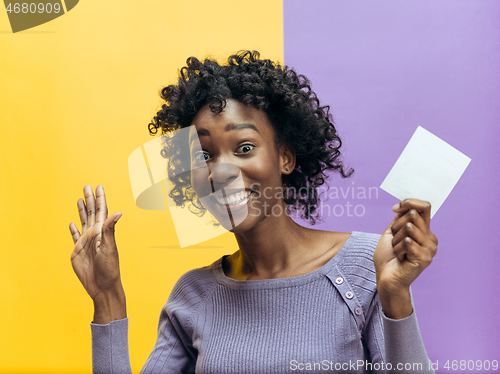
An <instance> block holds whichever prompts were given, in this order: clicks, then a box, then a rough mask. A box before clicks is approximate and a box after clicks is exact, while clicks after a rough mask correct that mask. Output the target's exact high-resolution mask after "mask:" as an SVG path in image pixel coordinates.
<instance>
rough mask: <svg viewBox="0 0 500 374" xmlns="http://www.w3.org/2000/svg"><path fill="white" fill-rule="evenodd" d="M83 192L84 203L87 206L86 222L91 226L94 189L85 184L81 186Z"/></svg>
mask: <svg viewBox="0 0 500 374" xmlns="http://www.w3.org/2000/svg"><path fill="white" fill-rule="evenodd" d="M83 194H84V196H85V205H86V207H87V224H88V227H89V228H90V227H92V226H94V224H95V198H94V191H92V187H90V186H89V185H86V186H85V187H84V188H83Z"/></svg>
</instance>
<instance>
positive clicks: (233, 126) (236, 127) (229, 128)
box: [189, 123, 260, 144]
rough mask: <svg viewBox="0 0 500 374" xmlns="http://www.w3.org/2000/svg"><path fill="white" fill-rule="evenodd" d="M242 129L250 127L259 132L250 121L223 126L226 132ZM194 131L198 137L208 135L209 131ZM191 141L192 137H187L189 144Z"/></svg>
mask: <svg viewBox="0 0 500 374" xmlns="http://www.w3.org/2000/svg"><path fill="white" fill-rule="evenodd" d="M243 129H252V130H254V131H257V132H258V133H259V134H260V131H259V130H258V129H257V127H255V126H254V125H252V124H251V123H231V124H229V125H226V127H225V128H224V130H226V132H227V131H233V130H243ZM196 133H197V135H198V137H200V136H209V135H210V133H209V131H208V130H205V129H201V130H198V131H197V132H196ZM192 142H193V137H192V136H191V137H190V139H189V144H191V143H192Z"/></svg>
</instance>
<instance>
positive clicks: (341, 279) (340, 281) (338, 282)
mask: <svg viewBox="0 0 500 374" xmlns="http://www.w3.org/2000/svg"><path fill="white" fill-rule="evenodd" d="M335 283H337V284H342V283H344V278H342V277H338V278H337V279H335Z"/></svg>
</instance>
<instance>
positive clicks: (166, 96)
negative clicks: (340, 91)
mask: <svg viewBox="0 0 500 374" xmlns="http://www.w3.org/2000/svg"><path fill="white" fill-rule="evenodd" d="M186 64H187V66H185V67H183V68H182V69H181V70H180V72H179V80H178V84H177V85H169V86H167V87H164V88H163V89H162V90H161V93H160V96H161V98H162V99H163V100H165V104H163V105H162V107H161V110H159V111H158V112H157V113H156V116H155V117H154V118H153V120H152V121H151V123H149V126H148V128H149V132H150V134H151V135H156V134H157V133H158V129H160V128H161V133H162V135H170V136H172V134H173V133H174V132H175V130H178V129H181V128H186V127H189V126H191V124H192V121H193V120H194V118H195V116H196V114H197V113H198V111H199V110H200V109H201V108H202V107H204V106H205V105H207V104H209V105H210V108H211V110H212V111H213V112H215V113H220V112H221V111H222V110H223V108H224V106H225V105H226V100H227V99H233V100H237V101H240V102H241V103H243V104H245V105H247V106H251V107H254V108H257V109H261V110H263V111H264V112H265V113H266V114H267V116H268V118H269V120H270V122H271V123H272V125H273V127H274V129H275V133H276V146H277V147H280V146H282V145H288V146H290V147H291V149H292V151H293V153H294V154H295V156H296V167H295V169H294V170H293V171H292V173H290V174H289V175H283V177H282V181H283V186H284V187H285V191H286V192H285V193H284V203H285V204H286V207H287V208H286V209H287V212H288V213H289V214H290V213H292V211H299V212H301V214H300V217H301V218H303V219H306V220H308V221H309V222H310V223H311V224H313V225H314V224H315V222H316V221H315V216H316V217H317V216H318V214H317V212H316V211H317V204H318V194H317V189H316V188H317V187H319V186H321V185H322V184H324V183H325V179H327V178H328V175H327V174H325V172H326V171H327V170H334V171H337V172H339V173H340V175H341V177H342V178H346V177H349V176H351V175H352V173H353V172H354V170H352V169H349V170H348V171H347V172H346V171H345V170H344V166H343V164H342V162H341V160H340V159H339V156H340V150H339V149H340V147H341V144H342V142H341V140H340V138H339V137H338V135H337V131H336V129H335V127H334V125H333V118H332V116H331V114H330V113H329V110H330V107H329V106H328V105H327V106H320V103H319V100H318V98H317V96H316V94H315V93H314V92H313V91H312V90H311V84H310V82H309V80H308V79H307V78H306V77H305V76H304V75H299V74H297V73H296V72H295V70H294V69H293V68H289V67H288V66H281V65H280V64H279V63H275V62H273V61H271V60H267V59H260V54H259V52H257V51H240V52H238V53H237V54H234V55H231V56H229V58H228V61H227V64H226V65H220V64H219V63H217V61H215V60H212V59H208V58H207V59H205V60H204V61H203V62H201V61H200V60H198V59H197V58H196V57H189V58H188V59H187V61H186ZM164 138H168V136H166V137H164ZM178 144H179V142H169V141H168V140H165V141H164V148H163V150H162V156H163V157H165V158H169V165H168V176H169V179H170V180H171V181H172V182H173V183H174V186H175V187H174V188H173V189H172V190H171V191H170V193H169V196H170V197H171V198H172V199H173V200H174V201H175V203H176V204H177V205H178V206H182V207H184V203H185V202H190V203H191V204H192V205H193V206H194V207H195V208H194V210H192V209H191V208H190V210H191V211H192V212H193V213H196V214H198V215H200V216H201V215H203V214H204V213H205V211H206V208H204V206H203V205H202V204H201V202H200V201H199V199H198V198H197V196H196V193H195V192H194V190H193V189H192V186H191V180H190V178H191V176H190V172H189V166H188V165H182V164H181V162H180V161H178V160H186V159H189V156H187V155H186V153H185V152H189V150H188V149H181V148H186V147H179V146H178ZM176 155H177V156H181V157H172V156H176ZM186 156H187V158H186ZM304 189H305V190H306V191H307V192H306V193H305V194H300V193H299V194H297V193H295V191H303V190H304ZM289 191H294V193H289Z"/></svg>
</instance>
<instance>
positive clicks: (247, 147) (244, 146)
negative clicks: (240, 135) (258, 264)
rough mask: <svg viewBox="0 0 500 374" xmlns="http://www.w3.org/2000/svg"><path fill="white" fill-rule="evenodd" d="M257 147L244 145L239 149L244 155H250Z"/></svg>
mask: <svg viewBox="0 0 500 374" xmlns="http://www.w3.org/2000/svg"><path fill="white" fill-rule="evenodd" d="M254 148H255V146H254V145H252V144H242V145H240V146H239V147H238V149H241V150H242V153H249V152H250V151H251V150H252V149H254Z"/></svg>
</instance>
